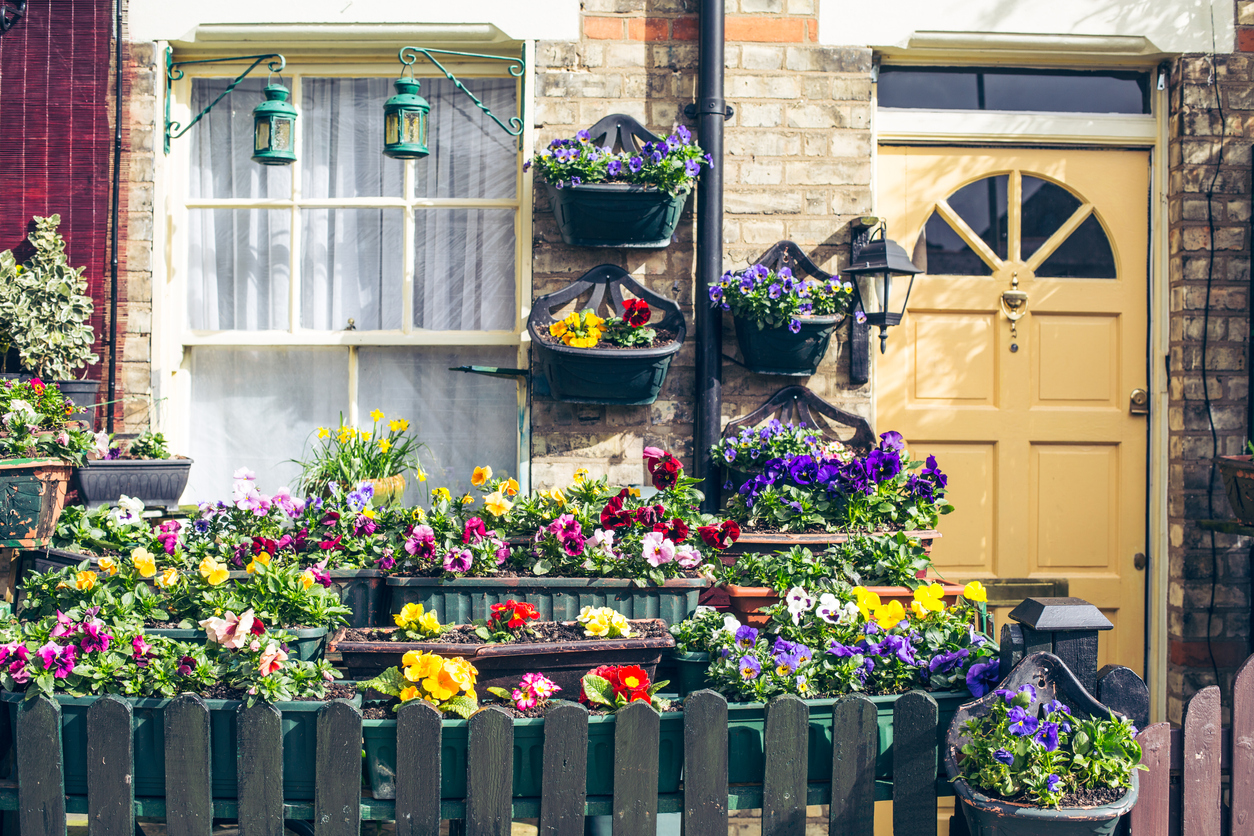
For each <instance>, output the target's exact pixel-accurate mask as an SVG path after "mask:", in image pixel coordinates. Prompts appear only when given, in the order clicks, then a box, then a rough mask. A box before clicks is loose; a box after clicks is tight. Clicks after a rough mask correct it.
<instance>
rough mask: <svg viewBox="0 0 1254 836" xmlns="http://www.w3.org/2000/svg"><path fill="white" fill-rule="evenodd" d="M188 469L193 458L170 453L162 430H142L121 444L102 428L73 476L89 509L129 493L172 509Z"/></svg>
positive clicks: (183, 484)
mask: <svg viewBox="0 0 1254 836" xmlns="http://www.w3.org/2000/svg"><path fill="white" fill-rule="evenodd" d="M191 471H192V460H191V459H189V458H187V457H186V456H173V455H171V454H170V450H169V448H168V447H166V441H165V436H164V435H162V434H161V433H154V432H151V431H149V432H145V433H142V434H141V435H140V436H139V437H138V438H135V439H132V440H131V441H129V442H127V443H126V446H125V448H123V446H122V445H121V444H118V445H114V444H113V439H112V438H111V437H110V436H109V435H107V434H106V433H103V432H101V433H96V437H95V446H94V447H93V449H92V452H91V453H90V454H89V455H88V461H87V464H86V465H85V466H83V467H80V468H78V469H77V470H76V471H75V472H74V476H75V483H76V486H77V488H78V496H79V499H80V500H81V501H82V503H83V504H84V505H86V506H87V508H88V509H89V510H94V509H96V508H100V507H101V506H104V505H111V504H113V503H115V502H118V501H119V500H121V498H122V497H130V498H132V499H137V500H139V501H141V502H142V503H143V504H144V505H145V506H157V507H161V508H164V509H166V510H167V511H171V512H173V511H177V510H178V507H179V497H180V496H182V495H183V490H184V489H185V488H186V487H187V479H188V477H189V476H191Z"/></svg>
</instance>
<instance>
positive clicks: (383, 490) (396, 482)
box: [361, 473, 405, 506]
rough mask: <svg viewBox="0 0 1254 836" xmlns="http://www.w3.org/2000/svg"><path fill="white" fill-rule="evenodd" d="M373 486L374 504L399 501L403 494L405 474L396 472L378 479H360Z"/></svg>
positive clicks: (388, 503) (380, 504)
mask: <svg viewBox="0 0 1254 836" xmlns="http://www.w3.org/2000/svg"><path fill="white" fill-rule="evenodd" d="M361 481H363V482H369V483H370V486H371V487H372V488H374V500H375V505H379V506H383V505H391V504H393V503H396V502H400V501H401V497H403V496H404V495H405V474H404V473H397V474H394V475H392V476H384V477H382V478H379V479H362V480H361Z"/></svg>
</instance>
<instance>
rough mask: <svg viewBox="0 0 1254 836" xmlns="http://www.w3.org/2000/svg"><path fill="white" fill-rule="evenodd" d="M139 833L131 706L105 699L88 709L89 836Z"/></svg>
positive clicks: (117, 700)
mask: <svg viewBox="0 0 1254 836" xmlns="http://www.w3.org/2000/svg"><path fill="white" fill-rule="evenodd" d="M134 832H135V738H134V736H133V735H132V733H131V706H130V704H129V703H125V702H122V700H120V699H118V698H117V697H115V696H112V695H108V696H103V697H101V698H100V699H98V700H96V701H95V702H94V703H92V704H91V706H90V707H88V709H87V834H88V836H113V835H114V834H116V833H127V834H129V833H134Z"/></svg>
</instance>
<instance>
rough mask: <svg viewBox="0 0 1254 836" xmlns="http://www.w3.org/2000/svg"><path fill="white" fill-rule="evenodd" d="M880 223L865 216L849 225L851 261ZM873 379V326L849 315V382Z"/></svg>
mask: <svg viewBox="0 0 1254 836" xmlns="http://www.w3.org/2000/svg"><path fill="white" fill-rule="evenodd" d="M878 225H879V218H875V217H865V218H858V219H856V220H854V221H853V222H852V223H851V224H850V226H849V261H850V263H853V261H854V260H856V259H857V257H858V253H859V252H861V251H862V248H863V247H865V246H866V245H867V242H868V241H870V240H871V233H872V232H873V231H874V230H875V228H876V227H877V226H878ZM870 379H871V326H870V325H867V324H866V323H865V322H858V317H857V315H856V312H855V315H854V316H851V317H849V382H850V383H854V384H857V385H859V386H861V385H863V384H865V383H867V382H869V381H870Z"/></svg>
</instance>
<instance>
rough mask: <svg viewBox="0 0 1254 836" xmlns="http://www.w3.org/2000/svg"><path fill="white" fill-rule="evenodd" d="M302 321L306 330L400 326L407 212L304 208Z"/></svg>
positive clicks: (301, 270) (370, 328)
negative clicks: (402, 256) (349, 326)
mask: <svg viewBox="0 0 1254 836" xmlns="http://www.w3.org/2000/svg"><path fill="white" fill-rule="evenodd" d="M300 215H301V233H300V234H301V262H300V265H301V266H300V275H301V291H300V304H301V308H300V320H301V324H302V325H303V326H304V327H306V328H317V329H319V330H323V331H340V330H343V329H345V328H347V327H348V320H349V319H350V318H351V319H352V320H353V324H354V327H355V328H356V329H357V330H358V331H375V330H379V329H393V330H394V329H398V328H400V327H401V308H400V304H399V303H400V301H401V283H402V281H403V276H402V275H401V265H402V264H403V262H402V259H401V252H402V246H403V243H402V236H401V232H402V229H403V228H404V217H405V216H404V213H403V212H401V210H399V209H305V210H303V211H302V212H301V213H300Z"/></svg>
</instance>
